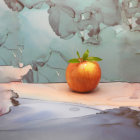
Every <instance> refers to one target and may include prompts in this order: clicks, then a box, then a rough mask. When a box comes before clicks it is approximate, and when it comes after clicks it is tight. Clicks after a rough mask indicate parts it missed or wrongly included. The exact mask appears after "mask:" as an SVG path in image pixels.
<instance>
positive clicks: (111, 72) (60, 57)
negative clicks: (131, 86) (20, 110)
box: [0, 0, 140, 83]
mask: <svg viewBox="0 0 140 140" xmlns="http://www.w3.org/2000/svg"><path fill="white" fill-rule="evenodd" d="M86 49H89V50H90V55H93V56H98V57H101V58H102V59H103V61H102V62H99V63H100V66H101V69H102V79H101V81H102V82H110V81H111V82H112V81H128V82H140V1H139V0H120V1H119V0H86V1H83V0H43V1H42V0H1V1H0V65H1V66H0V74H1V75H3V74H4V75H6V76H3V77H1V78H0V82H5V81H6V82H9V81H19V80H22V81H24V82H35V83H46V82H65V69H66V67H67V65H68V63H67V61H68V60H69V59H71V58H73V57H76V51H77V50H78V51H79V52H80V54H82V53H83V52H84V51H85V50H86ZM5 66H10V67H5ZM12 66H13V67H12ZM27 67H28V68H29V69H28V70H27V69H26V70H25V71H26V72H25V71H24V72H23V73H22V74H20V75H19V73H20V72H21V71H22V70H24V69H25V68H27ZM11 71H15V73H14V76H13V74H12V72H11ZM10 72H11V73H10ZM16 73H17V74H16ZM16 76H17V77H16ZM5 79H6V80H5ZM4 80H5V81H4Z"/></svg>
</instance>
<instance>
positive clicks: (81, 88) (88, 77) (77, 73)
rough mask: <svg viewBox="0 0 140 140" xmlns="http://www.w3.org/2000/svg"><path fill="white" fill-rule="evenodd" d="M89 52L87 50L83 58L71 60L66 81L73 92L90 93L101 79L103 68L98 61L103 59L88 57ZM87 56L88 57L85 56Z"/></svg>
mask: <svg viewBox="0 0 140 140" xmlns="http://www.w3.org/2000/svg"><path fill="white" fill-rule="evenodd" d="M88 53H89V51H88V50H87V51H86V52H85V53H84V55H83V58H80V55H79V53H78V52H77V54H78V57H79V58H78V59H71V60H69V62H70V63H69V64H68V67H67V69H66V81H67V83H68V86H69V87H70V89H72V90H73V91H77V92H89V91H92V90H93V89H95V88H96V87H97V85H98V83H99V82H100V79H101V68H100V66H99V64H98V63H97V62H96V61H101V60H102V59H100V58H98V57H88ZM85 54H86V55H85Z"/></svg>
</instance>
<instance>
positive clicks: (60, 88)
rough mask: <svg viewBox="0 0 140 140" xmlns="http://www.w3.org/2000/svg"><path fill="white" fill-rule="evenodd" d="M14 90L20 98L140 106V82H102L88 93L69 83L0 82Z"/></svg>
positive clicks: (6, 87)
mask: <svg viewBox="0 0 140 140" xmlns="http://www.w3.org/2000/svg"><path fill="white" fill-rule="evenodd" d="M0 86H1V87H3V88H4V89H9V90H12V91H13V92H15V93H17V94H18V95H19V97H20V98H31V99H41V100H52V101H64V102H74V103H81V104H86V105H110V106H137V107H139V106H140V83H121V82H114V83H100V84H99V85H98V87H97V88H96V89H95V90H94V91H92V92H90V93H86V94H81V93H76V92H72V91H71V90H70V89H69V87H68V85H67V83H51V84H25V83H19V82H15V83H9V84H8V83H7V84H0Z"/></svg>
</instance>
